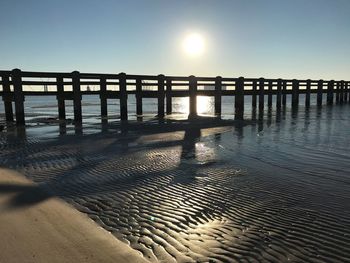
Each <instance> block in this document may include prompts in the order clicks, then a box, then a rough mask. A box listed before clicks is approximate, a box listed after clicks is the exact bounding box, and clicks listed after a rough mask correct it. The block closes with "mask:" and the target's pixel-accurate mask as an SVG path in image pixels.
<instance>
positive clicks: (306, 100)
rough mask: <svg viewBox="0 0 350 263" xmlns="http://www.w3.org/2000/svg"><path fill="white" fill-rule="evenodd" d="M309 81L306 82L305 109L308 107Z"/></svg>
mask: <svg viewBox="0 0 350 263" xmlns="http://www.w3.org/2000/svg"><path fill="white" fill-rule="evenodd" d="M310 94H311V79H308V80H307V81H306V93H305V107H310Z"/></svg>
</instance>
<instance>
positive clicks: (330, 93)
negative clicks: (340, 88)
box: [327, 80, 334, 105]
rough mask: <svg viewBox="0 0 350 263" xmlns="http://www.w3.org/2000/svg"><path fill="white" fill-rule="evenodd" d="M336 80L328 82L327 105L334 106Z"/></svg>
mask: <svg viewBox="0 0 350 263" xmlns="http://www.w3.org/2000/svg"><path fill="white" fill-rule="evenodd" d="M333 92H334V80H331V81H329V82H328V86H327V105H332V104H333V99H334V95H333Z"/></svg>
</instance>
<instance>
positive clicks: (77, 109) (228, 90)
mask: <svg viewBox="0 0 350 263" xmlns="http://www.w3.org/2000/svg"><path fill="white" fill-rule="evenodd" d="M43 79H47V80H43ZM349 84H350V82H349V81H344V80H340V81H334V80H310V79H307V80H297V79H264V78H258V79H257V78H243V77H238V78H225V77H221V76H217V77H196V76H188V77H179V76H164V75H157V76H151V75H129V74H125V73H119V74H100V73H80V72H78V71H74V72H71V73H59V72H58V73H57V72H27V71H21V70H20V69H14V70H12V71H0V86H1V87H2V89H0V96H2V99H3V102H4V109H5V117H6V121H8V122H13V121H15V122H16V124H17V125H24V124H25V108H24V101H25V98H26V96H47V95H54V96H56V98H57V105H58V117H59V119H60V120H64V119H65V118H66V107H65V101H66V100H72V101H73V105H74V106H73V109H74V110H73V111H74V120H75V122H81V121H82V120H83V116H82V103H81V101H82V95H99V98H100V105H101V116H107V112H108V111H107V99H117V100H119V101H120V103H119V105H120V108H119V110H117V109H116V112H118V111H119V114H120V119H121V121H127V120H128V103H127V100H128V96H135V97H136V114H137V115H138V116H141V115H142V113H143V109H142V100H143V98H157V99H158V112H157V113H155V114H157V116H158V118H164V117H165V115H169V114H172V98H173V97H189V103H190V105H189V119H191V118H195V117H196V116H197V96H211V97H213V98H214V113H213V114H214V115H215V116H216V117H220V116H221V112H222V110H221V104H222V103H221V100H222V96H232V97H234V99H233V100H232V107H234V118H235V119H237V120H243V116H244V98H245V97H246V96H251V97H252V100H251V101H252V107H253V108H258V109H259V110H263V109H264V107H266V106H267V107H269V108H272V107H274V105H273V96H276V99H275V102H276V103H275V107H276V109H277V110H279V109H281V107H284V106H286V103H287V95H289V96H291V107H292V108H297V107H298V105H299V95H300V94H305V106H306V107H309V106H310V95H311V94H316V96H317V100H316V102H317V105H318V106H322V103H323V95H325V96H326V104H327V105H332V104H333V103H334V102H336V103H344V102H348V101H350V94H349V92H350V85H349ZM89 85H90V86H92V85H93V86H97V87H99V88H98V90H93V91H91V90H86V91H83V90H82V86H89ZM28 86H31V87H32V88H33V87H34V89H35V90H27V89H26V87H28ZM203 86H206V87H212V88H210V89H200V88H199V87H203ZM43 87H45V89H43ZM48 87H49V88H48ZM146 87H147V89H146ZM150 87H151V88H150ZM223 87H224V88H223ZM265 96H267V103H266V105H265ZM12 102H14V109H13V104H12ZM14 115H15V118H14Z"/></svg>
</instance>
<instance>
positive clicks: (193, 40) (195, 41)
mask: <svg viewBox="0 0 350 263" xmlns="http://www.w3.org/2000/svg"><path fill="white" fill-rule="evenodd" d="M183 48H184V50H185V52H186V53H187V54H188V55H191V56H198V55H201V54H202V53H203V51H204V38H203V37H202V36H201V35H200V34H197V33H192V34H189V35H187V36H186V38H185V39H184V41H183Z"/></svg>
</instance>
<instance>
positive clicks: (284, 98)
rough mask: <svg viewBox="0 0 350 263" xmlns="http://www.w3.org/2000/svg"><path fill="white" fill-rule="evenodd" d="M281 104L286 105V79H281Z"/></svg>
mask: <svg viewBox="0 0 350 263" xmlns="http://www.w3.org/2000/svg"><path fill="white" fill-rule="evenodd" d="M282 105H283V106H286V105H287V81H286V80H283V85H282Z"/></svg>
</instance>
